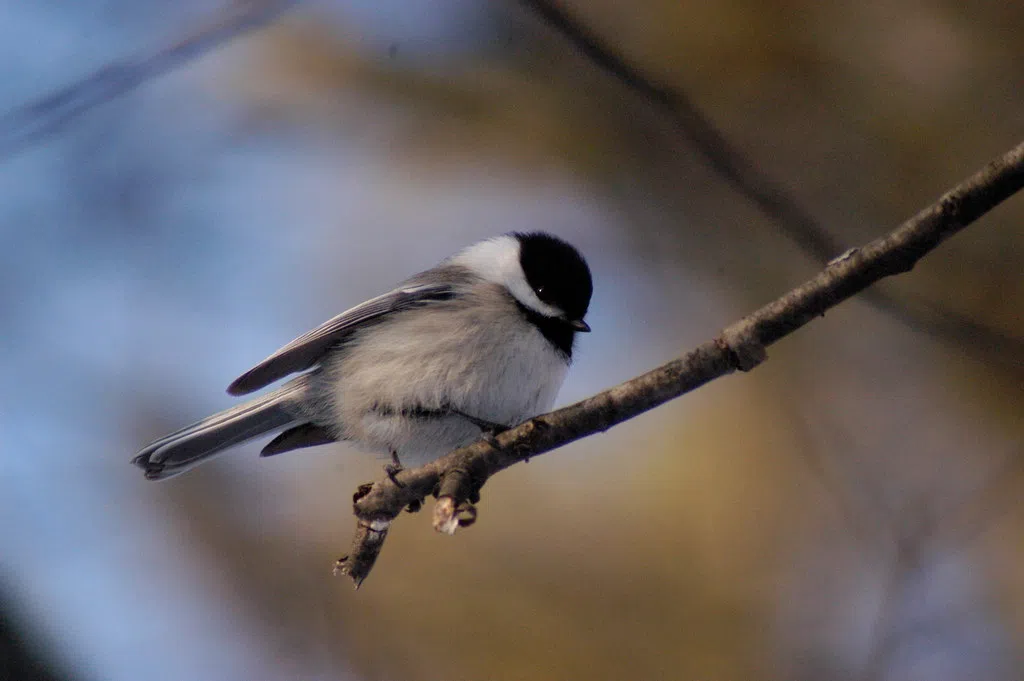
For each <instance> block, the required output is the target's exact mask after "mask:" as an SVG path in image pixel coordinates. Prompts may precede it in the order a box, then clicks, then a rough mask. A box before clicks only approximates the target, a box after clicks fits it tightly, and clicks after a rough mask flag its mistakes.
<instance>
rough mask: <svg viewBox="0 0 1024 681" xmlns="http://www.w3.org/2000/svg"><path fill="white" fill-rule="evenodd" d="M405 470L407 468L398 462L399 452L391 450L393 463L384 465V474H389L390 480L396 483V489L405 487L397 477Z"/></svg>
mask: <svg viewBox="0 0 1024 681" xmlns="http://www.w3.org/2000/svg"><path fill="white" fill-rule="evenodd" d="M403 470H405V466H403V465H402V462H401V461H399V460H398V452H397V451H395V450H394V449H392V450H391V463H386V464H384V472H385V473H387V474H388V479H389V480H390V481H391V482H393V483H395V486H396V487H405V485H404V484H403V483H401V482H399V481H398V478H396V477H395V476H396V475H398V474H399V473H401V472H402V471H403Z"/></svg>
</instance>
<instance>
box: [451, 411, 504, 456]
mask: <svg viewBox="0 0 1024 681" xmlns="http://www.w3.org/2000/svg"><path fill="white" fill-rule="evenodd" d="M452 413H453V414H455V415H457V416H461V417H462V418H464V419H466V420H467V421H469V422H470V423H472V424H473V425H474V426H476V427H477V428H479V429H480V439H482V440H483V441H484V442H486V443H487V444H489V445H490V446H492V447H494V448H495V449H501V448H500V447H499V446H498V441H497V440H496V439H495V438H496V437H497V436H498V435H500V434H501V433H504V432H505V431H506V430H508V426H506V425H502V424H500V423H495V422H494V421H487V420H486V419H481V418H477V417H476V416H471V415H469V414H466V413H464V412H461V411H459V410H458V409H452Z"/></svg>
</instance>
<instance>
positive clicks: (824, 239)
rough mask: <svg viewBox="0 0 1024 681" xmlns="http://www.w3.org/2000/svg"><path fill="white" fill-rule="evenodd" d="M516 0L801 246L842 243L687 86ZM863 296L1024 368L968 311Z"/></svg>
mask: <svg viewBox="0 0 1024 681" xmlns="http://www.w3.org/2000/svg"><path fill="white" fill-rule="evenodd" d="M519 1H520V2H521V3H522V4H523V5H524V6H525V7H526V8H527V9H529V10H530V11H532V12H533V13H534V14H536V15H537V16H538V17H539V18H540V19H541V20H542V21H543V22H544V23H545V24H547V25H548V26H550V27H551V28H553V29H554V30H556V31H557V32H558V33H560V34H561V35H562V37H564V38H565V39H566V40H567V41H569V43H570V44H572V45H573V47H575V48H576V49H577V50H578V51H579V52H580V54H582V55H583V56H584V57H586V58H587V59H589V60H590V61H591V62H593V63H594V64H595V65H596V66H598V67H599V68H601V69H603V70H604V71H606V72H608V73H609V74H610V75H612V76H614V77H615V78H616V79H617V80H618V81H619V82H621V83H622V84H623V85H625V86H626V87H627V88H629V89H630V90H633V91H634V92H636V93H637V94H638V95H639V96H640V97H642V98H643V99H645V100H647V101H648V102H650V103H651V104H652V105H653V106H654V107H656V108H657V109H658V110H660V111H661V112H662V113H663V114H664V115H666V116H667V117H668V119H669V120H670V121H671V122H672V123H673V124H674V126H675V128H676V130H677V131H678V132H679V133H680V134H682V136H683V137H684V138H685V139H686V140H687V141H688V142H689V143H690V145H691V146H692V147H693V148H694V149H696V150H697V151H698V152H699V153H700V154H701V155H702V156H703V157H704V160H705V161H706V162H707V163H708V165H709V166H710V167H711V169H712V170H714V171H715V172H716V173H717V174H718V175H720V176H721V177H722V178H724V179H725V181H726V182H727V183H728V184H729V186H731V187H732V188H733V189H734V190H735V191H736V192H737V193H739V194H741V195H743V196H746V197H747V198H748V199H749V200H750V201H751V202H752V203H753V204H754V205H755V206H757V208H758V209H759V210H760V211H761V212H762V213H764V214H765V215H766V216H768V217H769V218H770V219H771V220H773V221H774V222H775V223H776V225H778V227H779V229H781V230H782V232H783V233H784V234H786V235H787V236H788V237H789V238H790V239H792V240H793V242H794V243H795V244H796V245H797V246H799V248H800V249H801V250H802V251H804V253H806V254H807V255H809V256H810V257H812V258H813V259H814V260H816V261H817V262H820V263H825V262H827V261H828V260H829V258H832V257H833V256H835V255H836V254H837V253H840V252H841V251H843V250H844V247H843V245H842V244H841V243H840V242H839V241H838V240H837V239H836V238H835V237H833V236H832V234H830V233H829V231H828V230H827V229H825V227H824V226H823V225H822V224H821V223H819V222H818V220H817V219H815V218H814V216H812V215H811V214H810V213H809V212H808V211H806V210H804V208H803V207H802V206H801V205H800V203H799V202H798V201H797V200H796V199H795V198H794V197H793V196H792V195H791V194H790V193H789V192H788V191H787V190H786V189H785V188H784V187H783V186H782V185H781V184H779V183H778V182H776V181H775V180H773V179H772V178H771V177H769V176H768V175H767V174H766V173H764V172H763V171H761V170H760V169H759V168H758V167H757V166H756V165H755V164H754V163H753V162H752V161H751V160H749V159H748V158H747V157H746V156H745V155H744V154H743V153H742V152H741V151H740V150H739V149H737V148H735V147H734V146H733V145H732V144H731V143H730V142H729V141H728V140H727V139H726V138H725V136H724V135H723V134H722V133H721V132H719V130H718V129H717V128H716V127H715V125H714V124H713V123H712V122H711V120H710V119H709V118H708V117H707V116H705V115H704V113H703V112H701V110H700V109H699V108H698V107H697V105H696V104H695V103H694V102H693V100H692V99H690V97H689V96H688V95H687V94H686V93H685V92H683V91H681V90H678V89H673V88H670V87H668V86H665V85H661V84H657V83H655V82H654V81H652V80H651V79H649V78H648V77H646V76H645V75H644V74H643V73H642V72H641V71H640V69H638V68H637V67H636V66H635V65H633V64H631V63H629V61H628V60H627V59H626V58H625V57H623V56H622V55H621V54H620V53H618V52H616V51H615V49H614V48H612V47H611V46H610V45H608V44H607V43H606V42H604V41H603V40H602V39H601V38H600V37H598V36H597V35H596V34H595V33H593V32H592V31H591V30H590V29H588V28H587V27H586V26H585V25H584V24H582V23H581V22H580V21H579V20H578V19H577V18H575V17H573V16H572V15H571V14H570V13H569V12H568V11H566V10H565V9H563V8H561V7H559V6H558V2H557V0H519ZM864 299H865V301H866V302H868V303H869V304H871V305H872V306H874V307H875V308H876V309H878V310H880V311H881V312H883V313H885V314H887V315H889V316H890V317H893V318H894V319H897V320H898V321H900V322H902V323H904V324H906V325H907V326H909V327H910V328H912V329H914V330H916V331H919V332H922V333H925V334H927V335H929V336H932V337H934V338H938V339H940V340H943V341H945V342H947V343H952V344H953V345H955V346H957V347H960V348H964V349H966V350H967V351H969V352H972V353H973V354H975V355H976V356H977V357H979V358H981V359H998V360H1001V361H1002V362H1004V363H1006V364H1008V365H1010V366H1017V367H1024V340H1022V339H1020V338H1016V337H1014V336H1012V335H1010V334H1008V333H1005V332H1003V331H1000V330H998V329H993V328H991V327H988V326H985V325H983V324H980V323H979V322H977V321H975V320H974V319H971V318H970V317H968V316H966V315H963V314H960V313H957V312H955V311H953V310H951V309H948V308H940V307H938V306H936V305H929V304H927V303H923V302H918V303H916V304H914V305H908V304H907V303H905V302H903V301H900V300H898V299H896V298H894V297H893V296H892V295H890V294H889V293H887V292H885V291H882V290H879V289H873V290H871V291H868V292H866V293H865V295H864Z"/></svg>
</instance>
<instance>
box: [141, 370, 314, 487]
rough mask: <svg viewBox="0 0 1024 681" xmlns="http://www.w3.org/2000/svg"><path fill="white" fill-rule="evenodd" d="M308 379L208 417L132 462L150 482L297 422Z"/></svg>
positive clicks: (155, 444)
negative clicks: (143, 472)
mask: <svg viewBox="0 0 1024 681" xmlns="http://www.w3.org/2000/svg"><path fill="white" fill-rule="evenodd" d="M307 384H308V380H307V378H306V377H305V376H300V377H299V378H297V379H295V380H293V381H290V382H289V383H287V384H285V385H284V386H282V387H281V388H279V389H278V390H275V391H273V392H270V393H267V394H266V395H261V396H260V397H257V398H256V399H254V400H250V401H248V402H245V403H243V404H240V405H238V406H237V407H232V408H231V409H226V410H224V411H222V412H219V413H217V414H214V415H212V416H208V417H206V418H205V419H202V420H201V421H197V422H195V423H193V424H192V425H190V426H186V427H185V428H182V429H181V430H178V431H176V432H174V433H171V434H170V435H167V436H166V437H162V438H160V439H159V440H154V441H153V442H151V443H150V444H148V445H146V447H144V448H143V449H142V451H140V452H139V453H138V454H137V455H136V456H135V458H134V459H132V463H134V464H135V465H136V466H138V467H139V468H141V469H142V470H144V471H145V472H146V478H147V479H149V480H162V479H164V478H169V477H171V476H174V475H177V474H179V473H183V472H185V471H186V470H188V469H189V468H192V467H193V466H195V465H197V464H199V463H201V462H202V461H204V460H205V459H207V458H209V457H211V456H213V455H214V454H217V453H219V452H221V451H223V450H225V449H227V448H228V447H231V446H234V445H237V444H241V443H242V442H245V441H246V440H251V439H252V438H255V437H259V436H260V435H263V434H264V433H269V432H272V431H275V430H278V429H281V428H284V427H286V426H288V425H290V424H293V423H295V422H296V420H297V418H299V417H298V410H297V408H296V407H297V406H298V404H299V403H300V401H301V399H302V397H303V396H304V394H305V392H306V389H307Z"/></svg>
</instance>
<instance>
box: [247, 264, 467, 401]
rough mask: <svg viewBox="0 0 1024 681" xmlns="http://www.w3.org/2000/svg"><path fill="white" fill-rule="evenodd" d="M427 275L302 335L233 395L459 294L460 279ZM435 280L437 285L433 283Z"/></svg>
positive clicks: (249, 375) (257, 368)
mask: <svg viewBox="0 0 1024 681" xmlns="http://www.w3.org/2000/svg"><path fill="white" fill-rule="evenodd" d="M439 275H442V273H440V272H437V271H436V270H435V271H434V272H425V273H424V274H422V275H418V276H416V277H414V278H412V279H410V280H408V281H407V282H406V283H405V284H403V285H402V286H399V287H398V288H396V289H395V290H393V291H389V292H388V293H385V294H384V295H382V296H377V297H376V298H371V299H370V300H367V301H366V302H365V303H362V304H361V305H357V306H355V307H353V308H352V309H351V310H346V311H345V312H342V313H341V314H340V315H338V316H337V317H334V318H333V319H329V320H327V321H326V322H324V323H323V324H321V325H320V326H318V327H317V328H315V329H313V330H312V331H310V332H309V333H307V334H304V335H302V336H299V337H298V338H296V339H295V340H293V341H292V342H291V343H289V344H288V345H286V346H284V347H283V348H281V349H280V350H278V351H277V352H275V353H274V354H272V355H271V356H270V357H267V358H266V359H265V360H263V361H262V362H260V363H259V364H257V365H256V366H254V367H253V368H252V369H249V370H248V371H246V372H245V373H244V374H242V375H241V376H239V377H238V378H236V379H235V381H234V382H233V383H232V384H231V385H229V386H228V392H229V393H230V394H232V395H244V394H246V393H250V392H252V391H253V390H259V389H260V388H262V387H263V386H265V385H269V384H271V383H273V382H274V381H276V380H278V379H281V378H284V377H285V376H287V375H288V374H292V373H295V372H296V371H304V370H306V369H309V368H310V367H312V366H313V365H314V364H316V363H317V362H318V361H319V360H320V358H321V357H323V356H324V354H325V353H326V352H327V351H328V350H330V349H331V348H332V347H334V346H335V345H337V344H338V343H340V342H341V341H343V340H344V339H345V338H346V337H347V336H349V335H350V334H351V333H352V332H354V331H356V330H357V329H359V328H360V327H362V326H364V325H365V324H367V323H370V322H372V321H374V320H379V319H380V318H381V317H383V316H385V315H388V314H391V313H392V312H398V311H400V310H407V309H409V308H412V307H417V306H419V305H422V304H424V303H427V302H430V301H436V300H448V299H450V298H452V297H453V296H454V295H455V287H456V284H457V283H458V279H459V278H458V277H444V276H439ZM431 279H432V280H434V281H433V282H431V281H429V280H431Z"/></svg>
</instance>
